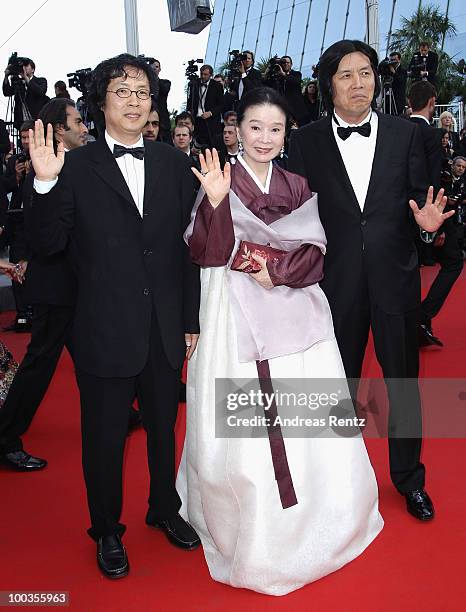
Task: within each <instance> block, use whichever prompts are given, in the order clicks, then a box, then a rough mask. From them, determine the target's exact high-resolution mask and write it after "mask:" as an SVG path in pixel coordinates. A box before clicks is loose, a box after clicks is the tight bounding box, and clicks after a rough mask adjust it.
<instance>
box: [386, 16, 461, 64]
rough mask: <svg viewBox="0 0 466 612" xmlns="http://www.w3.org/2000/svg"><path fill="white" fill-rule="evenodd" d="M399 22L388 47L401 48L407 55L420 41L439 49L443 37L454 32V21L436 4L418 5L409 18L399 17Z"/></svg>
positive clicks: (394, 49)
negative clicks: (399, 24) (398, 26)
mask: <svg viewBox="0 0 466 612" xmlns="http://www.w3.org/2000/svg"><path fill="white" fill-rule="evenodd" d="M400 23H401V26H400V28H399V29H398V30H395V32H393V34H392V37H391V43H390V49H391V50H392V51H397V50H398V49H403V52H404V53H405V54H407V55H408V54H409V55H412V54H413V53H414V52H416V51H417V50H418V49H419V45H420V44H421V42H428V43H429V44H430V46H431V47H433V48H435V49H440V47H441V46H442V41H443V39H444V38H448V37H450V36H453V35H454V34H456V27H455V25H454V23H453V22H452V21H451V20H450V19H449V18H448V17H447V16H446V15H444V14H443V13H442V12H441V11H440V9H439V8H438V7H436V6H419V7H418V9H417V11H416V12H415V13H414V15H412V17H410V18H409V19H408V18H407V17H401V19H400Z"/></svg>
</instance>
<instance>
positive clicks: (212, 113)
mask: <svg viewBox="0 0 466 612" xmlns="http://www.w3.org/2000/svg"><path fill="white" fill-rule="evenodd" d="M213 73H214V71H213V68H212V66H208V65H204V66H202V67H201V70H200V75H201V78H200V79H199V78H196V79H193V80H190V87H189V93H188V101H187V104H186V108H187V109H188V111H191V113H192V114H193V116H194V117H195V121H194V137H195V140H196V142H197V143H199V144H201V145H207V146H208V147H210V148H211V147H212V144H213V142H214V139H215V136H216V134H218V133H219V132H220V131H221V125H222V124H221V113H222V107H223V87H222V85H221V83H218V82H217V81H214V80H213V78H212V76H213Z"/></svg>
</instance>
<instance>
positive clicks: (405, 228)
mask: <svg viewBox="0 0 466 612" xmlns="http://www.w3.org/2000/svg"><path fill="white" fill-rule="evenodd" d="M377 65H378V58H377V54H376V52H375V51H374V50H373V49H372V48H371V47H369V46H368V45H366V44H365V43H363V42H360V41H349V40H342V41H339V42H337V43H335V44H334V45H332V46H331V47H329V48H328V49H327V50H326V51H325V53H324V54H323V55H322V57H321V59H320V70H319V89H320V92H321V96H322V99H323V101H324V104H325V106H326V109H327V111H328V117H326V118H325V119H322V120H320V121H317V122H315V123H313V124H311V125H308V126H305V127H303V128H302V129H300V130H298V131H297V132H295V133H294V134H293V138H292V139H291V148H290V158H289V169H290V170H295V171H296V172H298V173H300V174H302V175H303V176H306V177H307V178H308V180H309V185H310V187H311V189H312V190H313V191H315V192H317V193H318V199H319V214H320V218H321V221H322V224H323V226H324V229H325V233H326V235H327V253H326V257H325V269H324V280H323V281H322V283H321V285H322V288H323V289H324V291H325V293H326V295H327V298H328V300H329V302H330V307H331V309H332V314H333V321H334V326H335V335H336V338H337V341H338V344H339V347H340V351H341V355H342V358H343V363H344V366H345V371H346V375H347V377H348V378H350V379H358V378H359V377H360V375H361V369H362V363H363V359H364V353H365V350H366V345H367V340H368V334H369V328H372V333H373V337H374V343H375V351H376V355H377V358H378V360H379V362H380V364H381V366H382V370H383V373H384V376H385V380H386V384H387V390H388V395H389V401H390V415H389V451H390V473H391V478H392V481H393V483H394V485H395V486H396V488H397V489H398V491H399V492H400V493H401V494H403V495H404V496H405V498H406V502H407V509H408V511H409V512H411V514H413V515H414V516H415V517H417V518H419V519H421V520H428V519H431V518H432V517H433V515H434V510H433V505H432V502H431V500H430V498H429V496H428V495H427V493H426V492H425V490H424V473H425V470H424V466H423V465H422V463H421V462H420V451H421V413H420V398H419V389H418V385H417V380H416V379H417V377H418V372H419V355H418V344H417V342H418V341H417V317H418V311H419V305H420V278H419V270H418V263H417V253H416V248H415V244H414V237H413V228H412V226H413V225H415V224H416V223H417V225H419V226H420V227H421V228H422V229H424V230H426V231H429V232H432V231H436V230H437V229H438V228H439V227H440V225H441V224H442V222H443V220H444V219H445V218H446V217H449V216H450V213H448V214H443V208H444V206H445V203H446V198H442V195H443V192H442V191H440V193H439V195H438V196H437V198H436V199H435V200H433V197H432V190H429V192H428V195H427V199H426V195H425V194H426V188H427V185H428V183H427V178H426V172H425V166H424V160H423V156H422V144H421V143H420V140H419V134H418V129H417V127H416V126H415V125H413V124H410V123H409V122H407V121H405V120H403V119H399V118H397V117H392V116H390V115H382V114H379V113H376V112H375V111H374V110H373V106H374V100H375V98H376V96H377V94H378V93H379V91H380V83H379V80H378V76H377ZM416 202H419V204H420V205H422V204H424V203H425V205H424V206H423V207H422V208H421V209H419V208H418V206H417V204H416ZM410 207H411V209H410ZM354 392H355V388H354V386H353V393H354ZM407 436H411V437H407Z"/></svg>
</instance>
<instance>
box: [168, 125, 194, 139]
mask: <svg viewBox="0 0 466 612" xmlns="http://www.w3.org/2000/svg"><path fill="white" fill-rule="evenodd" d="M178 128H186V129H187V130H188V132H189V137H190V138H192V137H193V132H192V130H191V128H190V127H189V126H187V125H175V127H174V128H173V129H172V138H173V137H174V136H175V130H176V129H178Z"/></svg>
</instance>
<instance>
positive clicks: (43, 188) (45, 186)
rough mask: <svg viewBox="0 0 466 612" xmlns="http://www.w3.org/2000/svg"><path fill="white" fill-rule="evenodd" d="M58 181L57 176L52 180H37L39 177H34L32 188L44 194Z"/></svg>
mask: <svg viewBox="0 0 466 612" xmlns="http://www.w3.org/2000/svg"><path fill="white" fill-rule="evenodd" d="M57 183H58V178H56V179H53V181H39V179H36V178H35V179H34V190H35V192H36V193H39V194H41V195H44V194H46V193H48V192H49V191H51V190H52V188H53V187H55V185H56V184H57Z"/></svg>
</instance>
